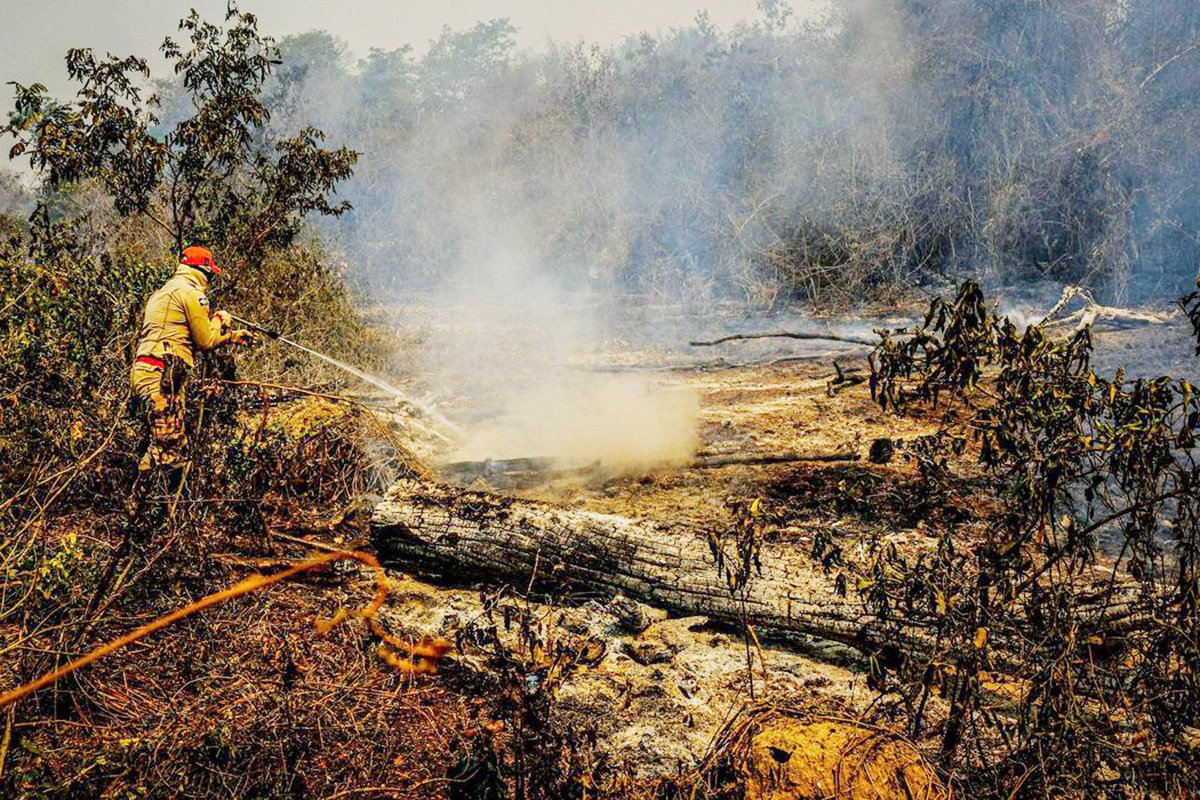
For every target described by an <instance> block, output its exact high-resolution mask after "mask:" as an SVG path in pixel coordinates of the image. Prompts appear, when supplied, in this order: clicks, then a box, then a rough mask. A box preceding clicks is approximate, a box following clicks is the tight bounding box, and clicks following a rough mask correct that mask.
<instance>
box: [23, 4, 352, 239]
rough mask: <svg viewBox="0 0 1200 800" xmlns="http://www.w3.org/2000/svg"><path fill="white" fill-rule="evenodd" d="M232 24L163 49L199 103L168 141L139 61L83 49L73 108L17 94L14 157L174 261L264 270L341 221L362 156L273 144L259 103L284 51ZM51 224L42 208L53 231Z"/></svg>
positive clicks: (251, 29) (306, 140)
mask: <svg viewBox="0 0 1200 800" xmlns="http://www.w3.org/2000/svg"><path fill="white" fill-rule="evenodd" d="M225 22H226V23H227V24H226V26H225V27H221V26H218V25H214V24H212V23H209V22H205V21H203V20H201V19H200V17H199V15H198V14H197V13H196V12H195V11H193V12H192V13H191V15H190V16H188V17H187V18H186V19H184V20H183V21H182V22H181V23H180V30H181V31H182V32H183V33H184V35H185V39H184V40H183V41H182V42H177V41H175V40H174V39H170V38H168V39H167V40H166V41H165V42H164V43H163V46H162V52H163V54H164V55H165V56H166V57H167V58H168V59H170V60H171V61H173V63H174V71H175V74H176V76H177V79H178V81H179V86H180V90H181V91H182V93H183V94H184V95H185V96H186V98H187V100H188V102H189V104H190V113H189V114H188V115H187V116H185V117H184V118H182V119H180V120H179V121H178V122H176V123H175V124H174V125H172V126H170V128H169V129H168V130H166V131H162V130H160V129H159V128H158V125H159V117H158V112H159V105H160V104H159V98H158V97H157V96H149V97H145V96H143V89H142V88H141V87H140V85H139V78H141V79H145V78H148V77H149V70H148V67H147V65H146V62H145V60H144V59H141V58H136V57H133V56H130V57H127V58H116V57H113V56H111V55H110V56H106V57H105V58H102V59H100V58H97V57H96V56H95V54H94V53H93V52H92V51H91V50H90V49H74V50H71V51H70V52H69V53H68V55H67V70H68V74H69V76H70V77H71V79H72V80H74V81H75V82H76V83H78V84H79V90H78V93H77V95H76V98H75V99H74V100H73V101H70V102H59V101H57V100H54V99H52V98H50V97H49V96H48V95H47V93H46V88H45V87H44V86H42V85H41V84H33V85H30V86H17V87H16V105H15V110H14V112H13V114H12V115H11V118H10V121H9V123H8V124H7V125H6V126H4V127H3V128H0V132H2V133H7V134H10V135H12V136H13V137H14V138H15V139H16V141H17V143H16V145H14V147H13V148H12V151H11V153H10V156H11V157H18V156H21V155H25V156H28V158H29V162H30V165H31V166H32V167H33V168H34V169H35V170H36V171H37V172H38V173H40V174H41V175H42V176H43V177H44V179H45V185H46V188H47V189H48V190H62V189H67V188H69V187H70V186H72V185H74V184H77V183H79V182H82V181H91V182H94V183H96V184H97V185H99V186H100V187H102V189H103V190H104V191H105V192H106V193H107V195H108V196H109V197H111V199H112V201H113V203H114V207H115V209H116V211H117V212H118V213H119V214H121V215H123V216H128V215H133V214H139V215H142V216H144V217H146V218H147V219H149V220H151V221H152V222H153V223H154V224H155V225H156V226H158V227H159V228H160V229H161V230H163V231H164V232H165V233H167V234H168V235H169V236H170V237H171V239H172V240H173V242H174V245H175V246H176V247H177V248H178V247H182V246H183V245H184V244H185V243H187V242H196V241H202V242H206V243H209V244H211V245H213V246H215V247H217V248H219V250H220V251H221V252H222V253H223V254H224V257H225V258H226V260H234V259H236V260H241V261H243V262H246V263H257V262H258V261H259V260H261V258H262V257H263V255H264V254H265V253H266V252H267V251H268V250H269V249H270V248H273V247H280V246H284V245H286V244H288V243H289V242H290V241H291V240H292V239H293V238H294V237H295V235H296V234H297V233H298V232H299V230H300V226H301V220H302V219H303V217H304V215H305V214H308V213H310V212H317V213H319V214H325V215H334V216H336V215H339V214H342V213H343V212H345V211H346V210H347V209H348V208H349V205H348V203H345V202H335V201H333V200H332V199H331V195H332V194H333V192H334V190H335V188H336V186H337V184H338V183H339V182H340V181H342V180H344V179H346V178H348V177H349V176H350V175H351V173H352V170H353V165H354V163H355V160H356V158H357V154H356V153H354V152H353V151H351V150H348V149H346V148H339V149H335V150H327V149H324V148H322V147H321V142H322V140H323V138H324V136H323V134H322V133H321V132H320V131H318V130H316V129H314V128H306V129H304V130H302V131H300V132H299V133H297V134H295V135H294V136H291V137H285V138H279V139H277V140H274V141H269V140H268V139H267V137H266V136H265V127H266V125H267V123H268V121H269V119H270V111H269V109H268V107H267V105H266V104H265V103H264V101H263V98H262V90H263V86H264V83H265V81H266V80H267V78H268V76H269V75H270V74H271V72H272V70H273V69H274V68H275V67H276V66H277V65H278V63H279V61H278V52H277V49H276V47H275V44H274V42H273V40H272V39H270V38H268V37H264V36H262V35H260V34H259V32H258V28H257V22H256V20H255V18H254V16H253V15H251V14H247V13H242V12H240V11H239V10H238V8H237V6H236V5H235V4H233V3H230V5H229V7H228V10H227V12H226V15H225ZM46 211H47V209H46V204H45V200H43V203H42V212H43V213H42V215H41V216H42V217H43V218H44V219H46V220H47V221H48V220H49V217H48V216H47V214H46V213H45V212H46Z"/></svg>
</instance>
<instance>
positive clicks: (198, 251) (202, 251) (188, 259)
mask: <svg viewBox="0 0 1200 800" xmlns="http://www.w3.org/2000/svg"><path fill="white" fill-rule="evenodd" d="M179 263H180V264H187V265H188V266H189V267H197V268H199V269H202V270H205V271H206V272H211V273H212V274H213V275H220V274H221V268H220V267H218V266H217V261H216V259H215V258H213V254H212V251H211V250H209V249H208V248H207V247H200V246H199V245H192V246H191V247H185V248H183V252H182V253H180V254H179Z"/></svg>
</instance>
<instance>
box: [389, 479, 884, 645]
mask: <svg viewBox="0 0 1200 800" xmlns="http://www.w3.org/2000/svg"><path fill="white" fill-rule="evenodd" d="M371 527H372V532H373V535H374V539H375V546H376V548H377V551H378V552H379V555H380V558H381V559H382V560H383V561H384V562H385V563H388V564H390V565H393V566H396V567H398V568H401V569H404V570H405V571H408V572H412V573H414V574H417V575H421V576H425V577H430V578H439V579H448V580H452V581H455V582H458V583H461V582H464V581H472V580H486V581H489V582H492V583H508V584H511V585H513V586H515V587H517V588H519V589H521V590H526V589H528V588H535V589H541V590H554V589H564V588H566V589H573V590H579V589H583V590H591V591H593V592H594V591H597V590H598V591H601V592H607V593H611V594H616V593H621V594H624V595H626V596H627V597H631V598H634V599H637V600H640V601H642V602H645V603H648V604H651V605H655V606H658V607H660V608H664V609H667V610H670V611H674V612H678V613H681V614H687V615H704V616H707V617H709V618H710V619H712V620H714V621H720V622H725V623H730V624H734V625H737V624H740V623H741V622H742V621H743V620H744V621H746V622H749V623H750V624H751V625H753V626H754V627H755V628H756V629H757V630H759V631H768V632H775V633H784V634H805V635H810V636H814V637H818V638H821V639H828V640H832V641H837V642H842V643H845V644H849V645H851V646H854V647H858V648H869V649H871V650H875V649H876V645H877V644H878V642H877V641H873V640H875V639H876V637H874V636H873V635H872V631H871V625H870V619H869V617H868V615H867V614H865V613H864V612H863V611H862V608H861V606H860V604H859V603H857V602H856V601H854V600H853V599H848V598H843V597H839V596H838V594H837V592H836V591H835V589H834V580H833V578H832V577H831V576H827V575H825V574H824V573H823V572H822V571H821V570H820V569H819V568H818V567H817V566H816V565H815V564H813V562H812V560H811V559H809V558H808V557H807V554H805V553H803V552H797V551H796V549H795V548H791V551H790V552H789V551H788V550H787V549H785V548H782V547H772V546H771V545H769V544H768V545H766V546H765V548H764V552H763V553H762V564H763V566H762V574H761V575H759V576H756V577H754V578H753V579H752V580H751V583H750V585H749V587H748V590H747V592H746V593H745V596H744V602H743V599H742V598H740V597H738V598H735V597H734V596H732V595H731V594H730V592H729V589H728V587H727V586H726V584H725V581H724V580H723V579H722V577H721V575H720V574H719V573H718V570H717V568H716V565H715V561H714V558H713V555H712V551H711V549H710V547H709V544H708V542H707V540H706V539H705V538H704V536H703V535H701V534H699V533H695V532H684V531H680V530H678V529H670V530H668V529H666V528H664V527H663V526H660V525H656V524H654V523H652V522H646V521H641V520H634V519H629V518H627V517H620V516H615V515H611V514H600V513H596V512H590V511H575V510H567V509H563V508H557V507H554V506H550V505H547V504H544V503H537V502H532V501H527V500H516V499H512V498H505V497H500V496H497V495H491V494H484V493H480V492H473V491H466V490H460V489H455V488H451V487H447V486H440V485H431V484H428V483H417V482H413V481H402V482H400V483H399V484H397V485H395V486H393V487H392V489H391V490H389V492H388V494H387V497H386V498H385V499H384V500H383V502H382V503H380V504H379V505H378V506H377V507H376V510H375V514H374V517H373V519H372V523H371ZM897 644H898V643H897Z"/></svg>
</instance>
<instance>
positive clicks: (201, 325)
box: [137, 264, 231, 366]
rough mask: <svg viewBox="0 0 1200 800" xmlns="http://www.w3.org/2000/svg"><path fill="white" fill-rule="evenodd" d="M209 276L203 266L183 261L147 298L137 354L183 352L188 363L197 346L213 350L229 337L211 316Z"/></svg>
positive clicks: (191, 363)
mask: <svg viewBox="0 0 1200 800" xmlns="http://www.w3.org/2000/svg"><path fill="white" fill-rule="evenodd" d="M207 288H208V277H207V276H206V275H205V274H204V272H203V271H202V270H198V269H196V268H195V267H189V266H187V265H186V264H180V265H179V267H178V268H177V269H176V270H175V274H174V275H173V276H172V277H171V279H170V280H169V281H167V282H166V283H165V284H163V287H162V288H161V289H159V290H158V291H157V292H155V293H154V294H152V295H150V299H149V300H147V301H146V311H145V313H144V314H143V316H142V333H141V339H140V340H139V342H138V349H137V355H139V356H153V357H154V358H160V359H161V358H162V357H163V356H164V355H166V354H168V353H172V354H174V355H176V356H179V357H180V358H181V359H183V361H184V362H185V363H187V365H188V366H192V365H193V364H194V363H195V350H194V348H199V349H200V350H212V349H213V348H214V347H217V346H219V345H222V344H224V343H225V342H227V341H229V338H230V336H231V334H230V333H229V332H225V333H222V332H221V325H220V323H219V322H216V321H214V320H212V319H210V318H209V307H208V298H207V297H206V296H205V295H204V291H205V289H207Z"/></svg>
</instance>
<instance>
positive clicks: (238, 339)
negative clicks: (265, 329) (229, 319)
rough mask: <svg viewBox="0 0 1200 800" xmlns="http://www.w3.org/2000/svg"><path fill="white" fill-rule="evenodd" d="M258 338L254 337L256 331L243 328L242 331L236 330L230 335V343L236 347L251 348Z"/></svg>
mask: <svg viewBox="0 0 1200 800" xmlns="http://www.w3.org/2000/svg"><path fill="white" fill-rule="evenodd" d="M257 338H258V337H256V336H255V335H254V331H250V330H246V329H245V328H242V329H241V330H236V331H234V332H233V333H232V334H230V336H229V341H230V342H232V343H233V344H235V345H238V346H239V347H249V346H250V345H252V344H254V342H255V340H256V339H257Z"/></svg>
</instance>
